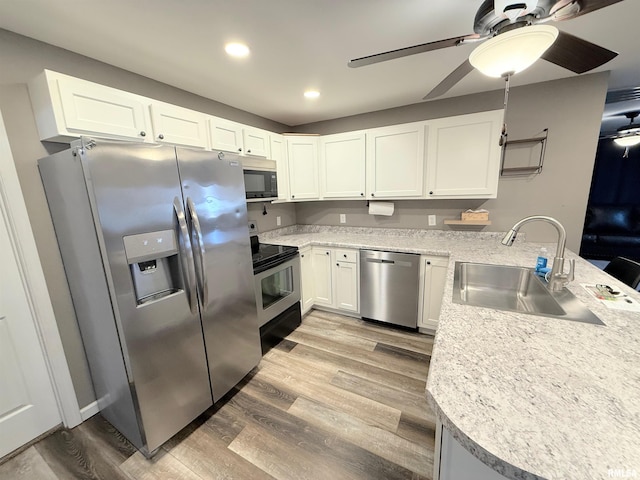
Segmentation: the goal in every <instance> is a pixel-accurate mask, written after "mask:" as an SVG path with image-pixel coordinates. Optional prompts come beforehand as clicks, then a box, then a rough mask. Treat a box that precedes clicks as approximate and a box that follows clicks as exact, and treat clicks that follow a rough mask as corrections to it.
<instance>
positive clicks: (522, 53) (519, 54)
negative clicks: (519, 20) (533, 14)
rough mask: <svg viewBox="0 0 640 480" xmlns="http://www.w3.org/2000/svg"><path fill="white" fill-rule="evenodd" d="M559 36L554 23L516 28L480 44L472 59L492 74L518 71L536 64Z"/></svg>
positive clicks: (480, 67)
mask: <svg viewBox="0 0 640 480" xmlns="http://www.w3.org/2000/svg"><path fill="white" fill-rule="evenodd" d="M556 38H558V29H557V28H556V27H553V26H551V25H531V26H528V27H522V28H517V29H515V30H510V31H508V32H505V33H501V34H500V35H497V36H495V37H493V38H492V39H490V40H487V41H486V42H484V43H482V44H480V46H479V47H477V48H476V49H475V50H474V51H473V52H471V55H469V62H471V65H473V66H474V67H475V68H476V69H478V70H480V72H482V73H483V74H485V75H487V76H489V77H495V78H499V77H502V76H504V75H505V74H507V73H518V72H521V71H523V70H524V69H525V68H527V67H530V66H531V65H533V63H534V62H535V61H536V60H538V59H539V58H540V57H541V56H542V54H543V53H544V52H546V51H547V49H548V48H549V47H550V46H551V45H553V42H555V40H556Z"/></svg>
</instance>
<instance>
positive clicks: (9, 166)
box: [0, 112, 82, 428]
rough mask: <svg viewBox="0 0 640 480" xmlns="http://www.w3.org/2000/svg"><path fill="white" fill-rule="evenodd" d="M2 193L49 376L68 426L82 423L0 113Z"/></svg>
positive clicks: (0, 182)
mask: <svg viewBox="0 0 640 480" xmlns="http://www.w3.org/2000/svg"><path fill="white" fill-rule="evenodd" d="M0 195H2V199H0V200H2V201H3V203H4V205H5V208H6V211H7V215H8V217H9V225H8V227H9V229H10V232H9V233H10V235H12V236H13V237H14V238H15V239H16V240H17V242H16V243H17V252H16V253H17V256H16V260H17V261H18V268H19V269H20V271H21V274H22V276H23V281H24V283H25V291H26V294H27V297H28V301H29V306H30V308H31V310H32V314H33V318H34V319H35V327H36V331H37V332H38V337H39V340H40V345H41V346H42V351H43V352H44V357H45V361H46V363H47V369H48V370H49V377H50V378H51V383H52V384H53V390H54V392H55V395H56V400H57V402H58V409H59V411H60V416H61V417H62V420H63V422H64V425H65V426H66V427H68V428H72V427H75V426H76V425H79V424H80V423H82V416H81V414H80V408H79V406H78V400H77V397H76V394H75V390H74V388H73V383H72V380H71V374H70V372H69V367H68V365H67V359H66V357H65V354H64V350H63V347H62V341H61V339H60V332H59V331H58V324H57V323H56V319H55V316H54V313H53V307H52V306H51V298H50V297H49V290H48V289H47V284H46V281H45V278H44V273H43V271H42V265H41V264H40V256H39V255H38V250H37V248H36V243H35V239H34V238H33V231H32V229H31V224H30V223H29V217H28V214H27V207H26V205H25V203H24V197H23V195H22V189H21V188H20V182H19V180H18V173H17V172H16V168H15V164H14V162H13V154H12V153H11V147H10V146H9V138H8V136H7V132H6V130H5V126H4V120H3V118H2V113H1V112H0Z"/></svg>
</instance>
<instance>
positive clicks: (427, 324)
mask: <svg viewBox="0 0 640 480" xmlns="http://www.w3.org/2000/svg"><path fill="white" fill-rule="evenodd" d="M448 265H449V258H448V257H434V256H426V255H422V256H421V258H420V292H419V302H420V307H419V313H418V328H419V329H420V330H421V331H423V330H426V331H427V332H425V333H432V332H434V331H435V330H436V328H437V327H438V318H439V317H440V307H441V306H442V296H443V295H444V284H445V282H446V280H447V268H448Z"/></svg>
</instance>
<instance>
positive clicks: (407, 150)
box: [367, 122, 427, 198]
mask: <svg viewBox="0 0 640 480" xmlns="http://www.w3.org/2000/svg"><path fill="white" fill-rule="evenodd" d="M426 129H427V126H426V123H425V122H418V123H407V124H403V125H394V126H391V127H382V128H375V129H372V130H368V131H367V198H420V197H422V196H423V194H424V164H425V130H426Z"/></svg>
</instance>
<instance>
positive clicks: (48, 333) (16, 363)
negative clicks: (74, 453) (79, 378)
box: [0, 114, 81, 458]
mask: <svg viewBox="0 0 640 480" xmlns="http://www.w3.org/2000/svg"><path fill="white" fill-rule="evenodd" d="M45 349H46V352H47V356H46V358H47V361H45V353H44V351H45ZM48 366H49V367H50V369H51V371H49V367H48ZM50 375H52V376H53V378H55V393H54V387H53V383H52V382H53V381H52V379H51V378H52V377H50ZM61 415H63V416H64V423H65V425H66V426H67V427H69V428H71V427H73V426H75V425H77V424H78V423H80V422H81V416H80V411H79V408H78V403H77V400H76V397H75V394H74V391H73V385H72V383H71V376H70V374H69V370H68V367H67V364H66V359H65V358H64V352H63V350H62V343H61V341H60V336H59V333H58V330H57V325H56V323H55V317H54V316H53V309H52V307H51V301H50V299H49V294H48V291H47V289H46V284H45V280H44V275H43V273H42V267H41V265H40V260H39V256H38V251H37V249H36V247H35V241H34V239H33V233H32V231H31V226H30V224H29V221H28V217H27V211H26V207H25V205H24V199H23V197H22V191H21V189H20V184H19V182H18V177H17V173H16V170H15V165H14V163H13V156H12V154H11V149H10V148H9V141H8V138H7V135H6V131H5V128H4V122H3V119H2V115H1V114H0V458H1V457H3V456H5V455H6V454H8V453H10V452H11V451H13V450H15V449H16V448H18V447H20V446H21V445H24V444H25V443H27V442H28V441H30V440H32V439H33V438H35V437H37V436H38V435H40V434H42V433H44V432H46V431H47V430H49V429H51V428H52V427H54V426H56V425H58V424H59V423H60V422H61V420H63V418H61Z"/></svg>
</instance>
